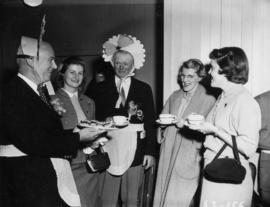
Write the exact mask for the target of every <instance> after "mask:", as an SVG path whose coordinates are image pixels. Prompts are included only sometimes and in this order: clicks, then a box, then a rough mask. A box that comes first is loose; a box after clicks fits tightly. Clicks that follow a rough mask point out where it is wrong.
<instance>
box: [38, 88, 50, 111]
mask: <svg viewBox="0 0 270 207" xmlns="http://www.w3.org/2000/svg"><path fill="white" fill-rule="evenodd" d="M37 91H38V93H39V96H40V98H41V99H42V101H44V103H46V104H47V105H48V106H49V107H51V104H50V101H49V95H48V91H47V88H46V86H42V84H39V85H38V87H37Z"/></svg>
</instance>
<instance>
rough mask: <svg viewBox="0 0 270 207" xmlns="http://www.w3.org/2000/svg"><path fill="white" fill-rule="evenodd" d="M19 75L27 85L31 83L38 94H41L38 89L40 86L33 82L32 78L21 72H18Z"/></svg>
mask: <svg viewBox="0 0 270 207" xmlns="http://www.w3.org/2000/svg"><path fill="white" fill-rule="evenodd" d="M17 76H18V77H20V78H21V79H22V80H23V81H24V82H25V83H26V84H27V85H29V86H30V87H31V88H32V89H33V90H34V91H35V93H36V94H39V93H38V90H37V87H38V86H37V84H36V83H35V82H33V81H32V80H30V79H29V78H27V77H26V76H24V75H23V74H21V73H18V74H17Z"/></svg>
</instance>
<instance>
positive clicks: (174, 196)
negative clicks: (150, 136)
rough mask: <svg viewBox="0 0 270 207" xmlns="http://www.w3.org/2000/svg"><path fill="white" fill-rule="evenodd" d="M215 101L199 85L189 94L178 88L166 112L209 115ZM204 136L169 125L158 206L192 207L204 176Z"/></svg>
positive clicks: (163, 141)
mask: <svg viewBox="0 0 270 207" xmlns="http://www.w3.org/2000/svg"><path fill="white" fill-rule="evenodd" d="M214 103H215V98H214V97H213V96H210V95H208V94H207V93H206V90H205V89H204V87H203V86H201V85H198V87H197V88H195V89H194V91H192V92H191V93H189V94H186V93H184V92H183V91H182V90H178V91H175V92H174V93H173V94H172V95H171V96H170V97H169V99H168V100H167V102H166V104H165V106H164V108H163V111H162V113H170V114H174V115H176V116H178V118H179V119H180V118H183V119H185V118H186V117H187V116H188V115H189V114H190V113H192V112H196V113H198V114H202V115H204V116H206V115H207V114H208V112H209V111H210V110H211V108H212V107H213V105H214ZM203 138H204V136H203V135H202V134H201V133H198V132H195V131H191V130H189V129H187V128H185V129H179V128H177V127H176V126H169V127H167V128H166V129H165V131H164V133H163V136H162V135H161V134H159V136H158V142H159V143H161V149H160V159H159V166H158V172H157V182H156V189H155V197H154V206H155V207H163V206H167V207H174V206H181V207H188V206H189V205H190V202H191V200H192V198H193V196H194V194H195V192H196V189H197V186H198V181H199V175H200V169H201V168H200V161H201V154H200V149H201V146H202V142H203Z"/></svg>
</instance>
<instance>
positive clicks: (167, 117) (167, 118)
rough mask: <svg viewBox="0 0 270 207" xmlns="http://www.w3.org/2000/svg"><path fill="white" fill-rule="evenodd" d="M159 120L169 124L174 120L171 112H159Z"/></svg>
mask: <svg viewBox="0 0 270 207" xmlns="http://www.w3.org/2000/svg"><path fill="white" fill-rule="evenodd" d="M159 120H160V122H161V123H163V124H170V123H172V122H173V121H174V120H175V116H174V115H172V114H160V115H159Z"/></svg>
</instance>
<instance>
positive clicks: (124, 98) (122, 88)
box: [119, 81, 126, 106]
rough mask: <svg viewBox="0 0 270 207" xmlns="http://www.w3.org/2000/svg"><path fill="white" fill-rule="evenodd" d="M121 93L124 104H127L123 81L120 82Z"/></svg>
mask: <svg viewBox="0 0 270 207" xmlns="http://www.w3.org/2000/svg"><path fill="white" fill-rule="evenodd" d="M119 95H120V98H121V103H122V106H125V103H126V94H125V90H124V87H123V81H122V82H121V84H120V93H119Z"/></svg>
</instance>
